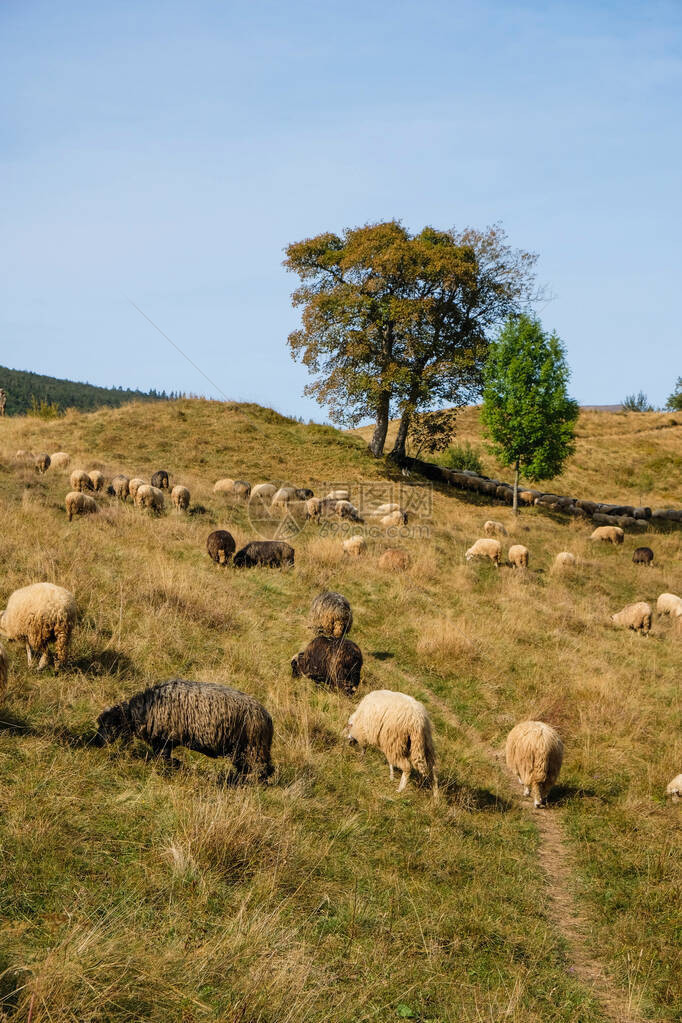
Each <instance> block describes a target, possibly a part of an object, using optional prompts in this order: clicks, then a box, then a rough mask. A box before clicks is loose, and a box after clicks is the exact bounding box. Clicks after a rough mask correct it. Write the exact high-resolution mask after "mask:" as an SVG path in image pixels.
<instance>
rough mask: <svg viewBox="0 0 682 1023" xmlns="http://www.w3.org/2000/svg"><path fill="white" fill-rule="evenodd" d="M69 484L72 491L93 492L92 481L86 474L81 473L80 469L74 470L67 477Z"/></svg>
mask: <svg viewBox="0 0 682 1023" xmlns="http://www.w3.org/2000/svg"><path fill="white" fill-rule="evenodd" d="M69 483H70V484H71V489H72V490H80V491H84V490H93V489H94V487H93V485H92V480H91V479H90V477H89V476H88V474H87V472H83V470H82V469H74V470H73V472H72V473H71V476H70V477H69Z"/></svg>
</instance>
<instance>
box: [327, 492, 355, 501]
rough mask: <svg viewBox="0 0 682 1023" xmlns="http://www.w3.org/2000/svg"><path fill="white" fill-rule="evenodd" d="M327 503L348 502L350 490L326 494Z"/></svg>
mask: <svg viewBox="0 0 682 1023" xmlns="http://www.w3.org/2000/svg"><path fill="white" fill-rule="evenodd" d="M327 500H328V501H350V490H330V491H329V493H328V494H327Z"/></svg>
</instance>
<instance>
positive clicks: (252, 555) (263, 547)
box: [234, 540, 295, 568]
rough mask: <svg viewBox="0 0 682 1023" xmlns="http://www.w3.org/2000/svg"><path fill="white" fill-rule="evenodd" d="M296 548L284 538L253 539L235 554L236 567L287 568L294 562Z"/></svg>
mask: <svg viewBox="0 0 682 1023" xmlns="http://www.w3.org/2000/svg"><path fill="white" fill-rule="evenodd" d="M294 555H295V552H294V548H293V547H291V546H290V545H289V544H288V543H284V541H282V540H252V541H251V543H247V544H246V546H245V547H242V549H241V550H240V551H237V553H236V554H235V556H234V565H235V567H236V568H254V567H255V566H257V565H262V566H265V567H266V568H286V567H288V566H290V565H293V563H294Z"/></svg>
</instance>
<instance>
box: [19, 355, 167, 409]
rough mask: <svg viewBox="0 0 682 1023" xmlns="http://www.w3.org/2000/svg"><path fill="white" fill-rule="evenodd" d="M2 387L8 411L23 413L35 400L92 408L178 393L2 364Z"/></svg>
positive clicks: (63, 406)
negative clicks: (85, 380) (106, 384)
mask: <svg viewBox="0 0 682 1023" xmlns="http://www.w3.org/2000/svg"><path fill="white" fill-rule="evenodd" d="M0 387H4V389H5V391H6V393H7V409H6V414H7V415H9V416H18V415H24V414H25V413H26V412H28V411H29V410H30V409H31V407H32V405H33V404H34V399H35V402H37V403H40V402H42V401H45V402H48V404H50V403H53V402H54V403H56V404H57V405H58V406H59V408H60V410H61V411H64V410H65V409H67V408H76V409H79V410H80V411H81V412H90V411H92V410H93V409H96V408H102V407H108V408H118V407H119V406H120V405H125V404H126V403H127V402H129V401H166V400H168V399H169V398H175V397H179V395H176V394H166V392H165V391H155V390H151V391H137V390H129V389H127V388H123V387H96V386H95V385H94V384H82V383H78V382H77V381H74V380H60V379H58V378H57V377H49V376H42V375H41V374H39V373H30V372H28V371H27V370H23V369H8V368H7V367H6V366H0Z"/></svg>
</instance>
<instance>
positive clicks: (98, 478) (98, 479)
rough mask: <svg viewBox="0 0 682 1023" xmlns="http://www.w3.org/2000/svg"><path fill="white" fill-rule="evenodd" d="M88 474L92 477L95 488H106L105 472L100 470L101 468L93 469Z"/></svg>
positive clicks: (91, 480)
mask: <svg viewBox="0 0 682 1023" xmlns="http://www.w3.org/2000/svg"><path fill="white" fill-rule="evenodd" d="M88 476H89V477H90V482H91V483H92V487H93V490H102V489H103V488H104V484H105V482H106V480H105V478H104V473H103V472H100V471H99V469H91V470H90V472H89V473H88Z"/></svg>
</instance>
